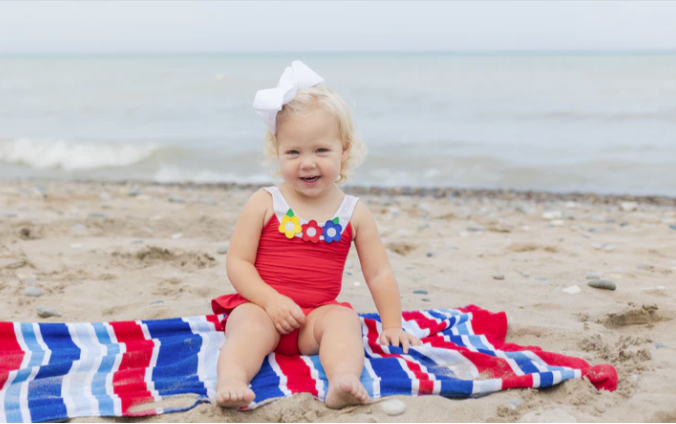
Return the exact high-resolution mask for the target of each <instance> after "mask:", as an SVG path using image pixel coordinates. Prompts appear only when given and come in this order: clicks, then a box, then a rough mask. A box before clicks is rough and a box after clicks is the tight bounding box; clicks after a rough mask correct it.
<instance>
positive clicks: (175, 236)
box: [171, 233, 183, 240]
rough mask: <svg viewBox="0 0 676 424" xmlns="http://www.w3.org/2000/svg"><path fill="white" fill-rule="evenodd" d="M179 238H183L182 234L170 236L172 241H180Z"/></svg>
mask: <svg viewBox="0 0 676 424" xmlns="http://www.w3.org/2000/svg"><path fill="white" fill-rule="evenodd" d="M181 237H183V233H176V234H172V236H171V238H173V239H174V240H176V239H180V238H181Z"/></svg>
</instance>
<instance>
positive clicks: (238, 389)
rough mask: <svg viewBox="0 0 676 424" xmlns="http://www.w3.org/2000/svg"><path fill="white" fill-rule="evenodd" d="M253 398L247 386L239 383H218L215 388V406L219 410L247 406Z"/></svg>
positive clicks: (251, 391)
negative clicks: (219, 408) (218, 407)
mask: <svg viewBox="0 0 676 424" xmlns="http://www.w3.org/2000/svg"><path fill="white" fill-rule="evenodd" d="M255 397H256V395H255V394H254V392H253V390H251V389H250V388H249V385H248V384H243V383H242V382H239V381H234V380H232V381H230V380H225V381H219V382H218V386H217V387H216V404H217V405H218V406H220V407H221V408H239V407H242V406H247V405H248V404H250V403H251V401H252V400H254V398H255Z"/></svg>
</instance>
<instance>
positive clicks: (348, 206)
mask: <svg viewBox="0 0 676 424" xmlns="http://www.w3.org/2000/svg"><path fill="white" fill-rule="evenodd" d="M358 201H359V198H358V197H354V196H350V195H349V194H346V195H345V199H343V203H342V204H341V205H340V209H338V213H337V214H336V216H338V218H339V219H340V225H341V226H342V227H343V230H345V227H347V223H348V222H350V219H351V218H352V213H353V212H354V208H355V206H357V202H358Z"/></svg>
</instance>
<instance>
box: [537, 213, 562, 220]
mask: <svg viewBox="0 0 676 424" xmlns="http://www.w3.org/2000/svg"><path fill="white" fill-rule="evenodd" d="M542 217H543V218H544V219H559V218H562V217H563V214H562V213H561V211H547V212H545V213H543V214H542Z"/></svg>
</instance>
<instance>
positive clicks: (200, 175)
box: [153, 165, 273, 184]
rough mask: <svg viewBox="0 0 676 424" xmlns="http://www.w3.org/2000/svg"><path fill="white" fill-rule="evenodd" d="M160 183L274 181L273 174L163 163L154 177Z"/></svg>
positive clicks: (253, 182) (262, 182) (248, 182)
mask: <svg viewBox="0 0 676 424" xmlns="http://www.w3.org/2000/svg"><path fill="white" fill-rule="evenodd" d="M153 180H154V181H156V182H158V183H183V182H192V183H240V184H264V183H270V182H272V181H273V178H272V176H270V175H265V174H253V175H248V176H243V175H237V174H233V173H220V172H214V171H210V170H200V171H192V172H191V171H187V170H185V169H181V168H179V167H176V166H170V165H163V166H162V167H161V168H160V169H159V170H158V171H157V172H156V173H155V176H154V178H153Z"/></svg>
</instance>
